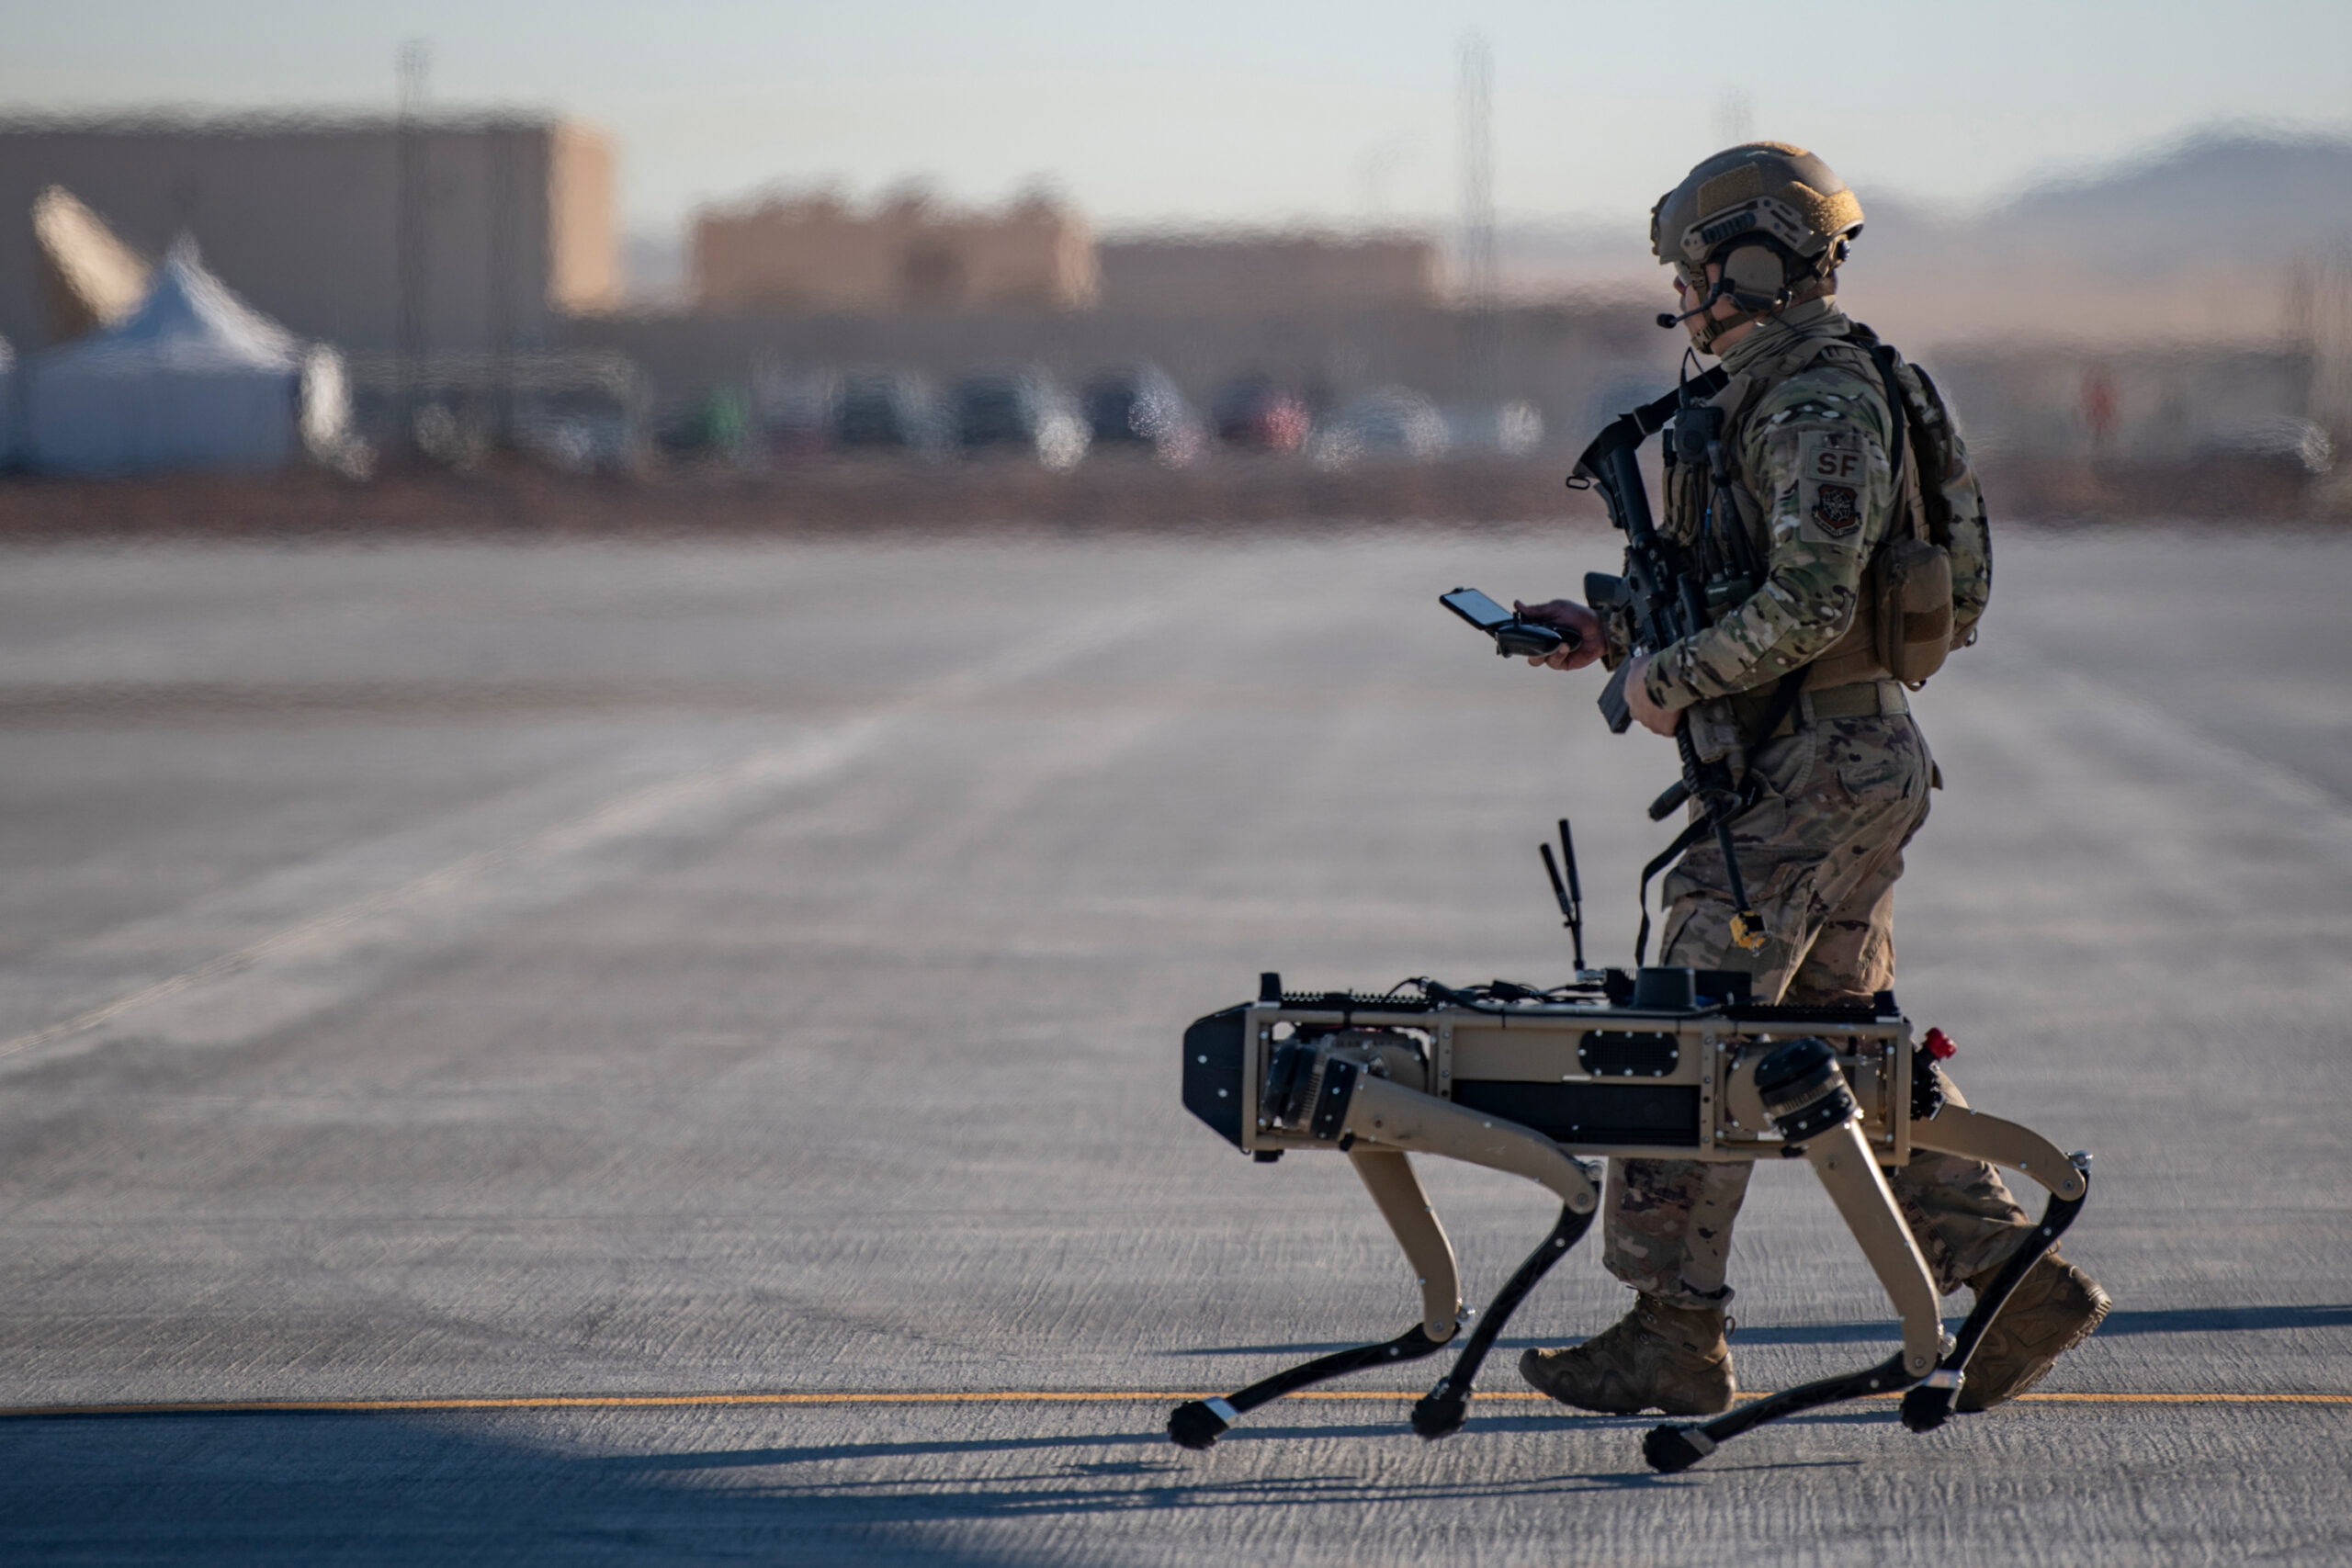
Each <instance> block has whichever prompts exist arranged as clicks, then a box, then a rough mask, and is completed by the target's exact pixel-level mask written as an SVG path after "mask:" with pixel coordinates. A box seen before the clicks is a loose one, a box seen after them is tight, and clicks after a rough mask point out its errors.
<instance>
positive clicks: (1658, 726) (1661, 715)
mask: <svg viewBox="0 0 2352 1568" xmlns="http://www.w3.org/2000/svg"><path fill="white" fill-rule="evenodd" d="M1649 673H1650V656H1649V655H1648V654H1646V653H1645V654H1643V655H1642V656H1641V657H1640V658H1639V659H1636V660H1634V662H1633V664H1632V665H1631V666H1630V667H1629V668H1628V669H1627V670H1626V671H1625V706H1626V707H1627V708H1628V709H1630V710H1632V712H1633V715H1634V722H1635V723H1637V724H1639V725H1640V726H1641V727H1642V728H1644V729H1646V730H1648V731H1649V732H1650V733H1651V734H1652V735H1664V736H1668V737H1671V736H1672V735H1673V734H1674V728H1675V726H1676V725H1677V724H1679V723H1680V722H1681V719H1682V716H1681V715H1680V714H1679V713H1677V712H1675V711H1674V710H1673V709H1672V708H1662V707H1660V706H1658V705H1657V704H1656V703H1654V702H1652V701H1651V700H1650V686H1649Z"/></svg>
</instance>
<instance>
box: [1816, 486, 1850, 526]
mask: <svg viewBox="0 0 2352 1568" xmlns="http://www.w3.org/2000/svg"><path fill="white" fill-rule="evenodd" d="M1861 499H1862V498H1861V497H1860V496H1859V495H1857V494H1855V493H1854V487H1853V486H1852V485H1833V484H1825V485H1819V486H1816V487H1815V490H1814V492H1813V520H1814V521H1815V523H1818V524H1820V525H1821V527H1822V531H1823V532H1824V533H1828V534H1850V533H1852V532H1853V530H1854V525H1855V524H1857V523H1860V521H1861V520H1862V509H1861V505H1860V502H1861Z"/></svg>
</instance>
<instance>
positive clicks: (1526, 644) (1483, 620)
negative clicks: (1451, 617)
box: [1437, 588, 1582, 658]
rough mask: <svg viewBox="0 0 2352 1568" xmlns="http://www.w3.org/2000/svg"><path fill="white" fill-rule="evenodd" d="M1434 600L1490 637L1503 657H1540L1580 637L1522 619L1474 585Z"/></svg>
mask: <svg viewBox="0 0 2352 1568" xmlns="http://www.w3.org/2000/svg"><path fill="white" fill-rule="evenodd" d="M1437 602H1438V603H1439V604H1442V605H1444V606H1445V607H1446V608H1447V609H1449V610H1451V611H1453V613H1454V614H1455V615H1459V616H1461V617H1462V618H1463V619H1464V620H1465V621H1467V622H1469V623H1470V624H1471V625H1472V626H1476V627H1477V628H1478V629H1479V630H1480V631H1482V632H1485V633H1486V634H1487V635H1488V636H1489V637H1493V638H1494V639H1495V651H1496V652H1497V653H1499V654H1502V655H1505V656H1506V657H1508V656H1510V655H1512V654H1521V655H1524V656H1527V657H1529V658H1540V657H1542V656H1543V655H1544V654H1547V653H1553V652H1556V651H1557V650H1559V649H1562V648H1574V647H1576V646H1577V643H1578V642H1579V641H1581V640H1582V639H1581V638H1579V637H1577V635H1576V633H1574V632H1568V631H1562V630H1561V629H1560V628H1559V627H1557V626H1544V625H1543V624H1542V623H1540V622H1536V621H1523V620H1521V619H1520V618H1519V616H1518V615H1517V614H1516V613H1514V612H1512V611H1510V610H1506V609H1504V608H1503V607H1502V606H1501V605H1500V604H1496V603H1495V602H1494V601H1493V600H1492V599H1489V598H1487V596H1486V595H1485V594H1484V593H1481V592H1478V591H1477V590H1476V589H1475V588H1457V589H1455V590H1454V591H1453V592H1451V593H1441V594H1439V595H1438V599H1437Z"/></svg>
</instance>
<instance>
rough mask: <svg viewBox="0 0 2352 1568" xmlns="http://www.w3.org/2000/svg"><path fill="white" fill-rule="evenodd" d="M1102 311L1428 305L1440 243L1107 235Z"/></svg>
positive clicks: (1398, 238)
mask: <svg viewBox="0 0 2352 1568" xmlns="http://www.w3.org/2000/svg"><path fill="white" fill-rule="evenodd" d="M1101 254H1102V269H1103V292H1102V302H1103V308H1104V309H1105V310H1132V311H1141V312H1146V313H1167V314H1172V315H1186V314H1193V313H1205V314H1259V313H1264V312H1281V311H1295V310H1385V309H1387V310H1393V309H1397V308H1400V307H1401V308H1408V309H1409V308H1417V307H1424V308H1425V307H1430V306H1434V305H1436V304H1438V303H1439V302H1440V299H1439V292H1440V288H1441V287H1442V277H1441V274H1440V265H1439V256H1438V246H1437V242H1436V241H1434V240H1432V239H1430V238H1429V237H1428V236H1426V235H1420V234H1366V235H1347V236H1340V235H1315V234H1295V233H1278V234H1262V235H1250V236H1232V237H1219V236H1201V237H1195V238H1167V239H1136V240H1115V241H1107V242H1105V243H1103V247H1102V253H1101Z"/></svg>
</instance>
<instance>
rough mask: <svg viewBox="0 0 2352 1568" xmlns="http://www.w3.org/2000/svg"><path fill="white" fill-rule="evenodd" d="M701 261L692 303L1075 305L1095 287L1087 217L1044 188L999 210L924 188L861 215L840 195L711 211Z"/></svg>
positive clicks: (746, 307)
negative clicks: (935, 197) (939, 199)
mask: <svg viewBox="0 0 2352 1568" xmlns="http://www.w3.org/2000/svg"><path fill="white" fill-rule="evenodd" d="M693 271H694V290H695V305H696V307H697V308H698V309H699V310H704V311H713V312H727V311H787V312H842V313H847V314H859V315H878V314H891V313H896V312H902V311H912V312H925V313H942V312H949V313H952V312H959V311H967V310H1005V309H1013V310H1021V309H1029V310H1081V309H1084V308H1086V307H1087V306H1090V305H1091V304H1093V303H1094V300H1095V294H1096V283H1095V259H1094V237H1093V235H1092V233H1091V231H1089V230H1088V228H1087V226H1086V222H1085V220H1083V219H1082V218H1080V216H1079V215H1078V214H1077V213H1075V212H1072V211H1071V210H1070V209H1068V208H1066V207H1064V206H1062V205H1061V204H1060V203H1058V202H1057V201H1054V200H1052V199H1051V198H1049V197H1042V196H1033V197H1023V199H1021V200H1018V201H1016V202H1014V203H1013V204H1012V206H1010V207H1009V208H1006V209H1003V210H1002V211H1001V212H976V211H963V210H956V209H949V208H945V207H943V206H941V205H939V204H938V203H936V202H933V201H932V200H930V199H929V198H927V197H922V196H920V195H904V196H900V197H894V198H892V199H890V200H888V201H885V202H884V203H883V204H882V205H881V206H879V207H878V208H876V209H873V210H871V211H868V212H863V213H861V212H854V211H853V210H851V209H849V208H848V207H847V206H846V205H844V204H843V203H842V201H840V200H839V199H837V198H835V197H831V196H809V197H795V198H787V199H769V200H766V201H763V202H761V203H759V204H758V205H756V206H752V207H741V208H735V209H704V210H703V211H701V212H699V213H697V214H696V215H695V224H694V262H693Z"/></svg>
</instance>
